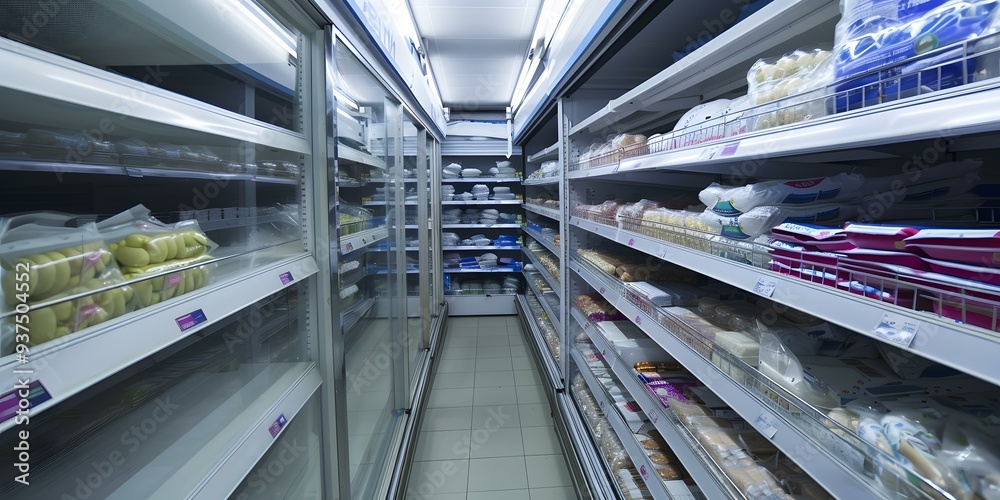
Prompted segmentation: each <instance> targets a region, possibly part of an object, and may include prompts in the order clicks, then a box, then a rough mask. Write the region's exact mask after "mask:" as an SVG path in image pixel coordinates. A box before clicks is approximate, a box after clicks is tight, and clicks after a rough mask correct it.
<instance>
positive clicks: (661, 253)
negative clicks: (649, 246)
mask: <svg viewBox="0 0 1000 500" xmlns="http://www.w3.org/2000/svg"><path fill="white" fill-rule="evenodd" d="M656 256H657V257H659V258H660V259H662V260H667V247H666V245H660V246H658V247H657V248H656Z"/></svg>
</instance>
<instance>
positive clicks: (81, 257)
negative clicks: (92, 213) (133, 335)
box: [0, 212, 131, 354]
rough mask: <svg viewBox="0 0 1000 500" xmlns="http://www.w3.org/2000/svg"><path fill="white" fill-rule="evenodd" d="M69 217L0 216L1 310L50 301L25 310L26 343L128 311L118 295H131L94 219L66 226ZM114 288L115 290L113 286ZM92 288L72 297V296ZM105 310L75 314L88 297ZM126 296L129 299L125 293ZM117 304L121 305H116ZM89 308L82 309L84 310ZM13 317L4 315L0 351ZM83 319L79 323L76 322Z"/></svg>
mask: <svg viewBox="0 0 1000 500" xmlns="http://www.w3.org/2000/svg"><path fill="white" fill-rule="evenodd" d="M74 218H75V216H72V215H69V214H59V213H54V212H47V213H37V214H26V215H19V216H15V217H10V218H4V219H0V282H2V289H3V302H2V306H0V308H2V309H3V310H4V311H10V310H13V309H14V308H15V307H16V306H19V305H21V304H25V305H28V306H32V305H35V304H39V303H43V302H55V303H54V304H53V305H51V306H48V307H44V308H41V309H39V308H32V309H31V311H30V312H28V314H27V316H28V318H29V321H30V324H31V328H30V342H29V343H30V344H33V345H38V344H41V343H44V342H48V341H50V340H53V339H55V338H58V337H61V336H64V335H67V334H69V333H72V332H75V331H77V330H78V329H82V328H86V327H87V326H91V325H92V324H97V323H99V322H103V321H106V320H107V319H111V318H114V317H118V316H121V315H123V314H125V313H126V312H129V310H130V309H129V308H127V307H126V306H125V305H124V304H120V301H119V300H118V299H120V298H121V297H120V294H126V293H127V294H131V289H130V288H129V287H127V286H122V287H117V288H112V287H114V285H117V284H121V283H122V282H123V281H124V278H123V277H122V275H121V273H120V272H119V270H118V267H117V265H116V262H115V259H114V258H113V257H112V254H111V252H110V251H109V249H108V247H107V246H106V245H105V244H104V241H103V237H102V236H101V234H100V233H99V232H98V230H97V226H96V225H95V224H94V223H92V222H91V223H87V224H83V225H82V226H81V227H67V224H71V222H70V221H71V220H72V219H74ZM119 288H120V289H121V290H119ZM87 292H95V294H94V295H87V296H84V297H82V298H79V299H76V300H69V299H66V298H68V297H70V296H73V295H79V294H85V293H87ZM95 297H97V298H98V299H99V301H98V302H99V303H101V304H102V305H104V306H106V308H107V310H106V312H105V313H103V314H99V315H98V317H96V318H94V320H90V315H88V316H87V317H85V318H84V320H83V321H81V320H80V319H79V315H80V310H79V308H80V307H82V306H84V305H87V304H90V303H93V302H94V298H95ZM129 298H131V297H130V296H129ZM119 305H121V307H118V306H119ZM90 309H93V308H92V307H91V308H88V311H89V310H90ZM98 319H100V321H97V320H98ZM12 321H13V316H9V317H8V319H6V320H4V325H3V331H2V334H0V336H2V337H3V339H2V342H0V344H2V346H3V352H2V354H7V353H9V352H10V351H9V348H10V347H11V346H12V345H13V338H14V337H13V335H14V330H15V329H14V328H13V324H10V323H11V322H12ZM81 324H83V326H82V327H80V325H81Z"/></svg>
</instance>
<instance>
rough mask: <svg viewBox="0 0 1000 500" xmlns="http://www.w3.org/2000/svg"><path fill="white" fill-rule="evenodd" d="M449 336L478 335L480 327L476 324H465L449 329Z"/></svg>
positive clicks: (466, 336) (464, 336)
mask: <svg viewBox="0 0 1000 500" xmlns="http://www.w3.org/2000/svg"><path fill="white" fill-rule="evenodd" d="M447 335H448V338H468V337H478V336H479V327H476V326H464V327H456V328H455V329H452V330H448V334H447Z"/></svg>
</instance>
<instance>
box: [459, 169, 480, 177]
mask: <svg viewBox="0 0 1000 500" xmlns="http://www.w3.org/2000/svg"><path fill="white" fill-rule="evenodd" d="M482 175H483V171H482V170H479V169H478V168H463V169H462V177H481V176H482Z"/></svg>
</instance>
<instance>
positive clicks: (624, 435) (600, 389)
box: [570, 345, 725, 500]
mask: <svg viewBox="0 0 1000 500" xmlns="http://www.w3.org/2000/svg"><path fill="white" fill-rule="evenodd" d="M570 350H571V351H572V353H573V361H575V362H576V365H577V368H579V370H580V375H582V376H583V380H585V381H586V382H587V387H588V388H589V389H590V392H591V394H593V395H594V399H595V400H597V404H598V406H600V407H601V411H602V412H603V413H604V417H605V418H607V419H608V422H610V423H611V428H612V429H614V431H615V434H616V435H618V440H619V441H621V443H622V445H623V446H624V447H625V452H626V453H627V454H628V456H629V458H631V459H632V463H633V464H634V465H635V467H636V469H638V470H639V474H640V476H641V477H642V480H643V482H645V483H646V488H647V489H649V493H650V495H652V496H653V498H654V499H656V500H694V499H695V496H694V494H692V493H691V490H690V489H688V487H687V486H685V485H684V481H664V480H662V479H660V476H659V475H658V474H657V473H656V468H654V467H653V463H652V462H650V461H649V457H648V456H647V455H646V453H645V452H644V451H643V449H642V447H641V446H639V442H638V441H636V440H635V437H634V436H633V434H632V431H631V430H630V429H629V427H628V426H627V425H625V421H624V420H623V419H622V416H621V414H619V413H618V405H616V404H615V402H614V400H612V399H610V398H609V397H608V395H607V391H605V389H604V386H603V385H601V384H600V383H599V382H598V381H597V378H596V376H595V375H594V373H593V372H592V371H591V370H590V365H588V364H587V362H586V361H585V360H584V359H583V355H582V354H581V353H580V351H579V350H578V349H577V348H576V346H575V345H574V346H572V347H571V348H570ZM708 498H725V497H708Z"/></svg>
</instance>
